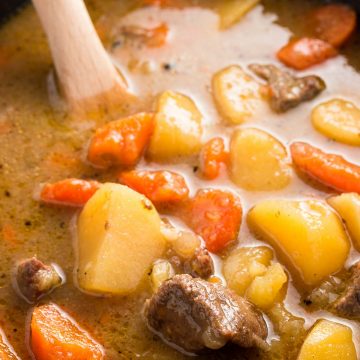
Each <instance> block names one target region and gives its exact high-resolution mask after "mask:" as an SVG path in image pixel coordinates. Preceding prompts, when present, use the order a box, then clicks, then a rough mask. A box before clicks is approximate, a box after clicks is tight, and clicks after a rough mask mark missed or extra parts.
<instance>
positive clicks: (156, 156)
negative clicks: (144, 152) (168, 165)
mask: <svg viewBox="0 0 360 360" xmlns="http://www.w3.org/2000/svg"><path fill="white" fill-rule="evenodd" d="M201 121H202V115H201V113H200V111H199V110H198V108H197V107H196V105H195V103H194V102H193V101H192V100H191V99H190V98H188V97H187V96H185V95H182V94H179V93H175V92H172V91H165V92H164V93H163V94H162V95H161V96H160V98H159V100H158V103H157V112H156V115H155V130H154V133H153V135H152V138H151V141H150V145H149V148H148V155H149V157H150V158H151V159H153V160H156V161H166V160H171V159H174V158H178V157H184V156H190V155H195V154H197V153H199V151H200V149H201V136H202V125H201Z"/></svg>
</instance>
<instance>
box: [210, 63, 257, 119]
mask: <svg viewBox="0 0 360 360" xmlns="http://www.w3.org/2000/svg"><path fill="white" fill-rule="evenodd" d="M212 89H213V96H214V99H215V103H216V105H217V107H218V110H219V112H220V114H221V115H222V116H223V117H224V118H225V119H226V120H227V121H228V122H229V123H230V124H235V125H236V124H241V123H243V122H244V121H246V120H248V119H249V118H251V117H253V116H254V114H255V113H257V111H260V109H261V108H262V107H263V101H262V99H261V93H260V85H259V84H258V83H257V82H256V81H255V80H254V79H253V78H252V77H251V76H250V75H248V74H247V73H246V72H245V71H244V70H243V69H242V68H241V67H240V66H238V65H232V66H229V67H227V68H225V69H223V70H221V71H219V72H218V73H216V74H215V75H214V77H213V80H212Z"/></svg>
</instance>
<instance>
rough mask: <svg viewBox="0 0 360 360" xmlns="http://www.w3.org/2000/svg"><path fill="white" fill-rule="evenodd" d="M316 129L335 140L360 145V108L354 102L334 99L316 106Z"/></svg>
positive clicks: (314, 112) (312, 118)
mask: <svg viewBox="0 0 360 360" xmlns="http://www.w3.org/2000/svg"><path fill="white" fill-rule="evenodd" d="M311 120H312V123H313V125H314V127H315V129H316V130H318V131H319V132H321V133H322V134H323V135H325V136H327V137H329V138H330V139H334V140H335V141H338V142H341V143H344V144H348V145H354V146H360V135H359V134H360V109H359V108H358V107H357V106H356V105H355V104H353V103H352V102H349V101H345V100H342V99H333V100H330V101H327V102H325V103H322V104H320V105H318V106H316V107H315V108H314V110H313V111H312V114H311Z"/></svg>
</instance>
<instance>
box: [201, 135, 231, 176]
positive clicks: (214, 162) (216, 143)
mask: <svg viewBox="0 0 360 360" xmlns="http://www.w3.org/2000/svg"><path fill="white" fill-rule="evenodd" d="M228 156H229V154H228V152H227V151H226V150H225V144H224V139H222V138H221V137H216V138H213V139H211V140H209V141H208V142H207V143H206V144H205V145H204V146H203V148H202V150H201V153H200V171H201V173H202V175H203V177H204V178H205V179H207V180H213V179H215V178H217V177H218V176H219V173H220V169H221V164H226V163H227V161H228Z"/></svg>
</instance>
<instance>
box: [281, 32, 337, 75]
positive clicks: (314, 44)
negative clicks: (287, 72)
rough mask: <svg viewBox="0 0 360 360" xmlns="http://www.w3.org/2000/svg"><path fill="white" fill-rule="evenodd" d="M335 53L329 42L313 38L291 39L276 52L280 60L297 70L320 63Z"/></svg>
mask: <svg viewBox="0 0 360 360" xmlns="http://www.w3.org/2000/svg"><path fill="white" fill-rule="evenodd" d="M336 55H337V51H336V49H335V48H334V47H333V46H331V45H330V44H329V43H327V42H325V41H323V40H320V39H313V38H300V39H295V40H291V41H290V42H289V43H288V44H287V45H285V46H284V47H283V48H281V49H280V50H279V51H278V53H277V57H278V59H279V60H280V61H281V62H283V63H284V64H285V65H287V66H289V67H292V68H294V69H297V70H304V69H307V68H308V67H310V66H313V65H316V64H320V63H322V62H324V61H325V60H327V59H330V58H332V57H334V56H336Z"/></svg>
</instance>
